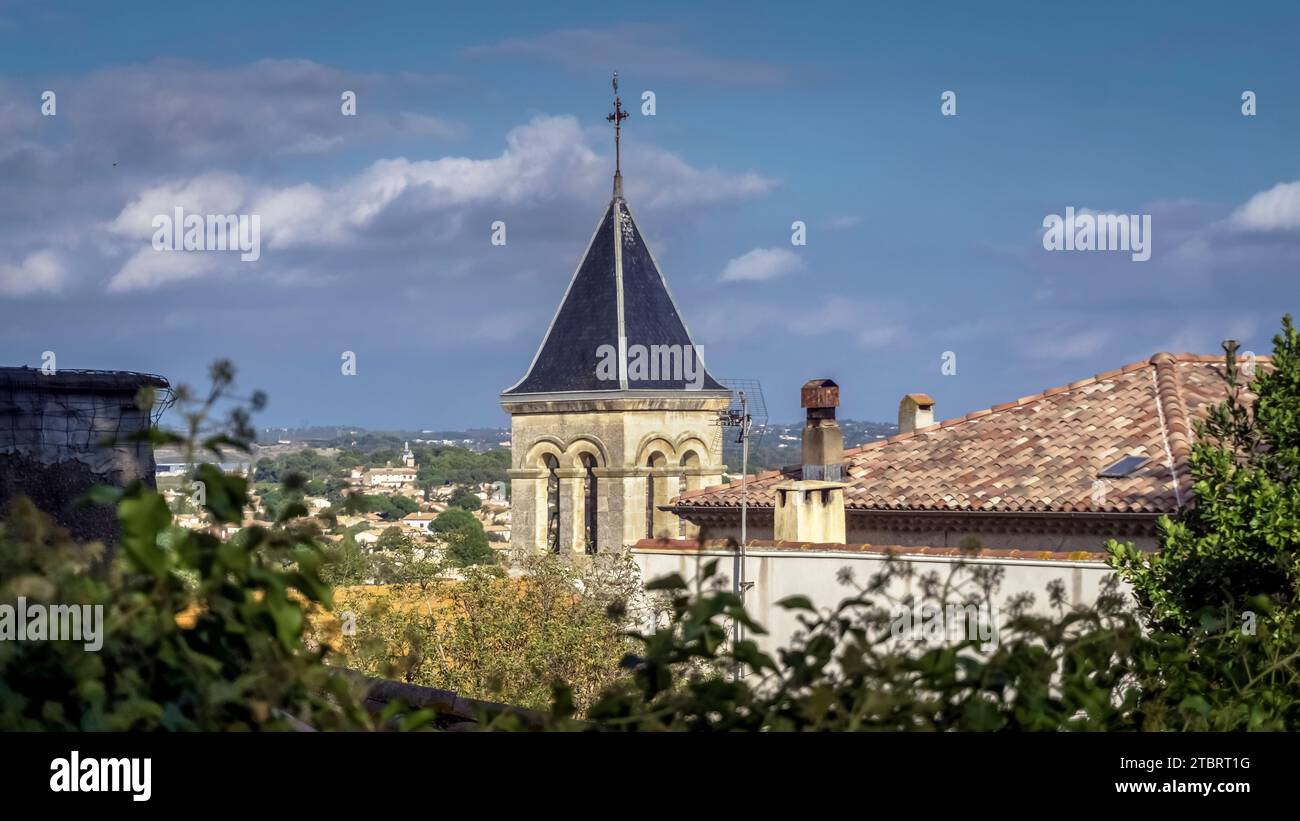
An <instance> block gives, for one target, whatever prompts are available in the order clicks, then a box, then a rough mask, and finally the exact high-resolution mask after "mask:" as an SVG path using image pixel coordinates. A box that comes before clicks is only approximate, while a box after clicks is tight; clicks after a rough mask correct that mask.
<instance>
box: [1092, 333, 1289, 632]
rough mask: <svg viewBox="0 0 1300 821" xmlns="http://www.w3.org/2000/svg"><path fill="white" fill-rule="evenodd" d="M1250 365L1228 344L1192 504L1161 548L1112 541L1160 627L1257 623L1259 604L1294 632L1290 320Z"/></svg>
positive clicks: (1167, 526) (1198, 448)
mask: <svg viewBox="0 0 1300 821" xmlns="http://www.w3.org/2000/svg"><path fill="white" fill-rule="evenodd" d="M1253 366H1254V362H1253V361H1252V362H1249V364H1245V363H1242V362H1240V361H1238V359H1237V355H1236V350H1235V348H1233V347H1231V346H1230V347H1229V349H1228V350H1227V355H1226V357H1225V361H1224V367H1223V379H1224V381H1225V382H1226V384H1227V388H1228V397H1227V399H1225V400H1224V401H1223V402H1222V403H1220V404H1219V405H1217V406H1215V407H1213V408H1211V409H1210V411H1209V413H1208V415H1207V418H1206V419H1205V420H1204V421H1203V422H1200V423H1198V424H1197V427H1196V433H1197V440H1196V442H1195V444H1194V445H1193V446H1192V455H1191V465H1190V468H1191V473H1192V478H1193V481H1194V486H1193V491H1194V493H1195V501H1194V503H1193V504H1192V505H1191V506H1190V508H1189V509H1188V510H1187V511H1186V512H1185V513H1184V514H1183V515H1181V516H1180V517H1178V518H1176V519H1171V518H1169V517H1164V518H1162V519H1161V520H1160V525H1159V527H1160V542H1161V547H1160V551H1159V552H1157V553H1142V552H1140V551H1138V550H1136V549H1135V548H1134V547H1133V546H1132V545H1131V544H1129V545H1120V544H1117V543H1114V542H1112V543H1110V545H1109V549H1110V552H1111V556H1112V562H1113V563H1114V565H1115V566H1116V567H1117V568H1118V569H1119V571H1120V573H1121V574H1122V575H1123V576H1124V578H1125V579H1127V580H1128V581H1129V582H1130V583H1131V584H1132V585H1133V589H1134V591H1135V593H1136V594H1137V597H1138V600H1139V602H1140V603H1141V605H1142V606H1143V608H1144V611H1145V613H1146V615H1147V616H1148V618H1149V619H1150V621H1151V623H1152V624H1154V625H1156V626H1158V627H1160V628H1161V629H1164V630H1176V631H1188V630H1195V629H1199V627H1200V626H1201V624H1202V622H1203V621H1205V622H1209V621H1214V620H1220V621H1222V620H1236V621H1240V620H1241V619H1243V617H1244V618H1245V619H1246V620H1249V619H1250V618H1251V617H1252V613H1253V614H1254V615H1257V616H1259V617H1263V613H1264V609H1263V608H1264V605H1262V604H1261V602H1263V603H1265V604H1266V605H1267V613H1268V618H1269V619H1270V620H1271V621H1272V622H1273V626H1274V628H1275V629H1285V630H1293V629H1294V628H1295V627H1296V616H1297V612H1298V611H1300V481H1297V474H1298V473H1300V339H1297V334H1296V330H1295V327H1294V326H1293V325H1292V322H1291V317H1290V316H1289V315H1288V316H1286V317H1284V318H1283V320H1282V330H1281V332H1280V333H1278V334H1277V335H1276V336H1275V337H1273V357H1272V363H1271V366H1269V365H1265V364H1262V363H1261V365H1260V366H1259V367H1258V369H1257V370H1255V369H1254V367H1253ZM1250 370H1255V373H1253V374H1252V373H1250V372H1249V371H1250ZM1252 376H1253V377H1254V379H1253V381H1252V379H1251V377H1252ZM1245 611H1251V613H1246V612H1245Z"/></svg>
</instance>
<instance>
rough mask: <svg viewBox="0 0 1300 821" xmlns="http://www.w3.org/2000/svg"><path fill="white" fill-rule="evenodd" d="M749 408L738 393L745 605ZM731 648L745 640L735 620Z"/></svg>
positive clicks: (739, 590) (740, 576) (739, 558)
mask: <svg viewBox="0 0 1300 821" xmlns="http://www.w3.org/2000/svg"><path fill="white" fill-rule="evenodd" d="M748 525H749V408H748V401H747V400H746V399H745V392H744V391H741V392H740V547H739V549H738V550H737V551H736V572H735V573H734V574H732V578H734V579H735V580H736V584H735V586H736V597H737V598H739V599H740V604H741V606H742V607H743V606H744V604H745V542H746V541H748V539H749V528H748ZM733 633H734V639H733V641H734V644H733V647H739V646H740V642H741V641H743V640H744V638H745V628H744V626H743V625H741V623H740V619H736V621H735V626H734V631H733ZM736 680H737V681H739V680H740V664H737V665H736Z"/></svg>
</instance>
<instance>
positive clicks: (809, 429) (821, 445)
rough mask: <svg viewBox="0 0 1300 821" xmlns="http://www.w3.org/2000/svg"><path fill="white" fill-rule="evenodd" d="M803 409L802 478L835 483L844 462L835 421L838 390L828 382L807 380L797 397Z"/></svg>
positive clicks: (840, 433) (833, 384) (838, 430)
mask: <svg viewBox="0 0 1300 821" xmlns="http://www.w3.org/2000/svg"><path fill="white" fill-rule="evenodd" d="M799 404H800V405H802V406H803V407H804V408H805V409H806V412H807V414H806V418H805V420H804V423H803V478H805V479H815V480H818V481H824V482H838V481H839V480H840V476H841V474H842V470H843V468H842V465H843V462H844V434H843V432H842V431H840V426H839V424H838V423H837V422H836V421H835V408H836V406H838V405H839V404H840V386H839V385H836V384H835V383H834V382H832V381H831V380H829V379H810V380H808V381H807V382H805V383H804V386H803V390H802V391H800V394H799Z"/></svg>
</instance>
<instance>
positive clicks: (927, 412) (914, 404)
mask: <svg viewBox="0 0 1300 821" xmlns="http://www.w3.org/2000/svg"><path fill="white" fill-rule="evenodd" d="M933 424H934V400H933V399H931V398H930V397H929V396H927V395H925V394H923V393H909V394H907V395H906V396H904V397H903V401H902V402H899V403H898V432H899V433H911V432H912V431H914V430H916V429H918V428H923V427H925V426H927V425H933Z"/></svg>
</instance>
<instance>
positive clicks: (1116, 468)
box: [1097, 453, 1147, 479]
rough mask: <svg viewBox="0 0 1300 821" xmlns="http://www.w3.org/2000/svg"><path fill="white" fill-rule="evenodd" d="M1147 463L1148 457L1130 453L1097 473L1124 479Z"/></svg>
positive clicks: (1110, 477)
mask: <svg viewBox="0 0 1300 821" xmlns="http://www.w3.org/2000/svg"><path fill="white" fill-rule="evenodd" d="M1146 463H1147V457H1145V456H1138V455H1136V454H1132V453H1130V454H1129V455H1128V456H1125V457H1124V458H1123V459H1120V460H1119V461H1118V462H1116V463H1115V464H1113V465H1110V466H1109V467H1107V468H1106V469H1105V470H1103V471H1102V472H1101V473H1099V474H1097V475H1098V476H1100V477H1101V478H1103V479H1122V478H1124V477H1125V476H1128V475H1130V474H1132V473H1133V472H1134V471H1136V470H1137V469H1138V468H1140V467H1142V466H1143V465H1145V464H1146Z"/></svg>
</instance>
